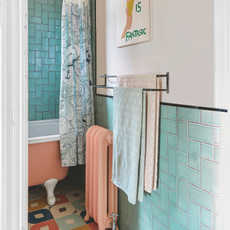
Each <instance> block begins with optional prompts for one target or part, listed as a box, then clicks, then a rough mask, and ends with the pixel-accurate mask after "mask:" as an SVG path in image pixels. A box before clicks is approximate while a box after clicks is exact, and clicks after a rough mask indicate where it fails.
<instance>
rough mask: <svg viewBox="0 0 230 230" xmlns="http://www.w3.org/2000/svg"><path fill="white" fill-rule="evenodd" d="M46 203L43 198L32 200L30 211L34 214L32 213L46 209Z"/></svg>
mask: <svg viewBox="0 0 230 230" xmlns="http://www.w3.org/2000/svg"><path fill="white" fill-rule="evenodd" d="M46 205H47V204H46V202H45V201H44V199H43V198H40V199H37V200H30V201H29V202H28V211H29V212H32V211H36V210H39V209H42V208H45V207H46Z"/></svg>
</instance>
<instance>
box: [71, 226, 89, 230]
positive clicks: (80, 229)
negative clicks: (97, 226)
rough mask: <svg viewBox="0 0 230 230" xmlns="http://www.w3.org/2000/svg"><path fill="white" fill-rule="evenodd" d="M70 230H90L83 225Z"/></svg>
mask: <svg viewBox="0 0 230 230" xmlns="http://www.w3.org/2000/svg"><path fill="white" fill-rule="evenodd" d="M71 230H90V228H89V227H88V226H87V225H85V226H81V227H78V228H73V229H71Z"/></svg>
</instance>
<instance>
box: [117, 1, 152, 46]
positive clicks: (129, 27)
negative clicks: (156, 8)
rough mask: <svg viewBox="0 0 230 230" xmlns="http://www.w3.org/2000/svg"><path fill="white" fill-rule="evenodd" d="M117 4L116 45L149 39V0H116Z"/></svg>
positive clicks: (125, 44)
mask: <svg viewBox="0 0 230 230" xmlns="http://www.w3.org/2000/svg"><path fill="white" fill-rule="evenodd" d="M117 4H118V5H117V47H122V46H127V45H132V44H136V43H140V42H146V41H149V40H150V7H149V6H150V2H149V0H118V1H117Z"/></svg>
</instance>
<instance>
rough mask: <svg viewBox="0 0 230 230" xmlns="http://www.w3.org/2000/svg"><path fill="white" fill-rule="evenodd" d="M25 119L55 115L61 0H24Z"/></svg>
mask: <svg viewBox="0 0 230 230" xmlns="http://www.w3.org/2000/svg"><path fill="white" fill-rule="evenodd" d="M28 7H29V9H28V14H29V19H28V22H29V28H28V30H29V31H28V33H29V44H28V47H29V120H30V121H34V120H45V119H57V118H59V94H60V71H61V7H62V0H28Z"/></svg>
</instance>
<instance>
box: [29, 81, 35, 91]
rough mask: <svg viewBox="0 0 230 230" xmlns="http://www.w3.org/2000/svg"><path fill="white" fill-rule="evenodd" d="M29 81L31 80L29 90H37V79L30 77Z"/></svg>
mask: <svg viewBox="0 0 230 230" xmlns="http://www.w3.org/2000/svg"><path fill="white" fill-rule="evenodd" d="M28 81H29V84H28V86H29V87H28V88H29V92H33V91H35V79H29V80H28Z"/></svg>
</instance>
